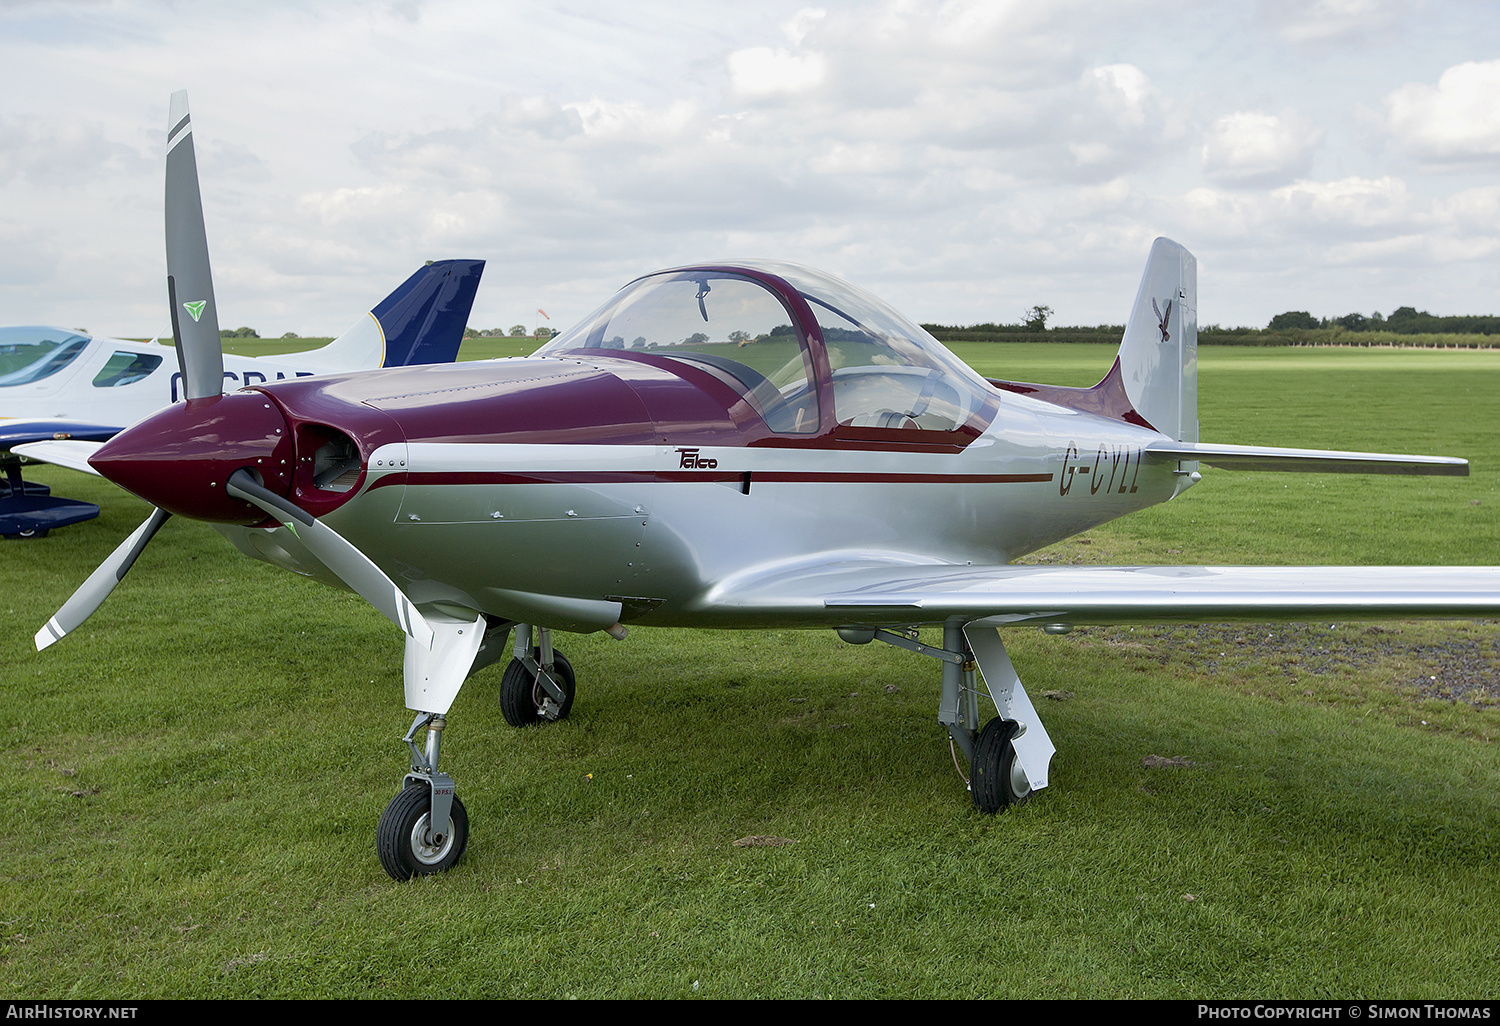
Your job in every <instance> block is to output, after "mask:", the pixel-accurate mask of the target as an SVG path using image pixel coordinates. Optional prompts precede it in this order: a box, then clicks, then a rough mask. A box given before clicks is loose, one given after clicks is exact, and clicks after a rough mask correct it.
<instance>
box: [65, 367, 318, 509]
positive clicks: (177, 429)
mask: <svg viewBox="0 0 1500 1026" xmlns="http://www.w3.org/2000/svg"><path fill="white" fill-rule="evenodd" d="M292 459H293V457H292V441H291V437H290V432H289V431H288V430H287V425H286V421H285V420H284V419H283V418H282V416H281V412H280V411H279V410H278V409H277V408H276V406H275V404H274V403H272V402H271V401H270V400H269V399H267V398H266V397H265V396H264V395H261V394H260V393H258V392H236V393H235V394H234V395H224V396H213V397H210V398H207V399H189V400H188V401H187V402H185V403H174V404H173V405H171V406H169V407H167V408H166V409H165V410H162V411H160V412H159V413H155V414H153V415H152V416H150V417H147V418H146V419H145V420H143V421H141V422H140V423H139V424H137V425H135V426H134V427H131V428H127V429H126V430H124V431H122V432H120V433H119V434H118V435H116V436H115V437H114V438H113V439H111V440H110V441H109V442H108V443H106V444H105V445H104V446H103V447H102V448H101V449H100V450H99V451H98V452H96V453H94V455H93V456H92V457H90V458H89V463H90V464H91V465H92V466H93V468H94V469H95V470H97V471H99V473H101V474H103V475H104V476H105V477H107V478H109V479H110V480H111V481H113V482H114V483H115V484H117V485H119V486H120V487H121V488H124V489H125V490H127V491H130V492H133V493H135V494H136V495H139V496H140V497H141V498H143V499H145V500H146V501H147V502H149V503H151V504H152V505H154V506H159V507H160V508H162V509H164V510H166V511H167V512H168V513H175V514H177V515H179V516H185V517H192V518H193V519H195V520H210V521H214V522H217V523H222V524H245V525H247V526H248V525H254V524H259V523H262V522H263V521H265V520H266V519H267V518H266V515H265V514H264V513H263V512H261V511H260V510H259V509H257V508H256V507H254V506H251V505H250V504H249V503H247V502H244V501H243V500H240V499H235V498H231V497H230V496H229V495H226V494H225V492H224V482H225V481H226V480H228V478H229V475H230V474H233V473H234V472H235V471H236V470H239V469H240V468H242V467H247V468H249V469H251V470H254V471H256V472H257V473H259V474H260V476H261V479H262V480H263V481H264V482H265V486H266V487H267V488H269V489H271V491H273V492H276V493H277V494H278V495H285V494H286V493H287V489H288V484H289V482H290V481H291V471H292Z"/></svg>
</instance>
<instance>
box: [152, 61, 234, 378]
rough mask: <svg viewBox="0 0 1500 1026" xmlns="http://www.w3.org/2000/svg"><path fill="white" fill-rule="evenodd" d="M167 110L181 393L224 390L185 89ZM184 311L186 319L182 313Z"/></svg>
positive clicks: (170, 266) (172, 289) (171, 279)
mask: <svg viewBox="0 0 1500 1026" xmlns="http://www.w3.org/2000/svg"><path fill="white" fill-rule="evenodd" d="M170 109H171V113H170V114H169V115H168V116H167V192H166V213H167V296H168V297H169V298H170V300H171V303H172V338H173V341H174V342H176V345H177V369H178V370H180V371H181V372H182V385H183V392H182V394H183V395H184V396H185V397H186V398H188V399H203V398H206V397H208V396H214V395H218V394H219V393H221V392H223V391H224V350H223V348H222V347H223V343H222V342H220V340H219V308H218V306H217V305H216V304H215V302H214V276H213V271H212V269H211V268H210V267H209V263H208V232H207V231H206V230H205V229H204V226H203V197H202V194H201V193H200V191H199V188H198V158H197V155H196V153H195V151H194V149H193V119H192V116H191V115H190V114H189V113H188V99H187V90H186V89H183V90H180V91H178V92H175V93H173V94H172V101H171V105H170ZM183 314H186V315H187V319H186V320H184V319H183V316H182V315H183Z"/></svg>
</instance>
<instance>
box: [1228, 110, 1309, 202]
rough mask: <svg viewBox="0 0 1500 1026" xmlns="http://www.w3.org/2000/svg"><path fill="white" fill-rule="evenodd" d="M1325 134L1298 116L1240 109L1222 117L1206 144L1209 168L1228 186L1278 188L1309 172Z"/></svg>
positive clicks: (1287, 113)
mask: <svg viewBox="0 0 1500 1026" xmlns="http://www.w3.org/2000/svg"><path fill="white" fill-rule="evenodd" d="M1321 137H1322V133H1321V132H1320V131H1318V130H1317V129H1316V128H1315V127H1314V126H1313V125H1312V124H1310V123H1309V122H1308V121H1306V120H1305V119H1303V118H1301V117H1299V116H1298V115H1297V114H1295V113H1293V112H1284V113H1282V114H1265V113H1262V112H1261V111H1239V112H1236V113H1234V114H1229V115H1226V116H1224V117H1221V118H1219V119H1218V120H1217V121H1216V122H1214V125H1213V127H1212V128H1211V129H1209V130H1208V132H1207V134H1206V136H1205V139H1204V142H1203V170H1204V172H1205V173H1206V174H1208V176H1209V177H1211V178H1214V179H1216V180H1218V181H1223V182H1237V183H1243V184H1255V185H1264V184H1273V183H1275V182H1277V181H1286V180H1287V179H1289V178H1293V177H1295V176H1296V175H1298V174H1303V173H1306V171H1307V169H1308V167H1309V166H1310V164H1311V162H1312V154H1313V149H1314V148H1315V147H1316V146H1317V144H1318V141H1319V140H1320V139H1321Z"/></svg>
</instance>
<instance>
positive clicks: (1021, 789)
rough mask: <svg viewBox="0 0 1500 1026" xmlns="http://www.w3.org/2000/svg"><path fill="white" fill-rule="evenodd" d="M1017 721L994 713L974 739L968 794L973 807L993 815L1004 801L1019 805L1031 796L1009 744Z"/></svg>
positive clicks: (1022, 771) (1004, 805) (1029, 788)
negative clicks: (1003, 718)
mask: <svg viewBox="0 0 1500 1026" xmlns="http://www.w3.org/2000/svg"><path fill="white" fill-rule="evenodd" d="M1015 733H1016V725H1015V723H1013V722H1011V721H1009V720H1002V719H1001V718H1000V717H998V716H996V717H995V718H994V719H992V720H990V722H988V723H986V724H985V725H984V729H983V730H981V731H980V732H979V739H978V740H977V741H975V742H974V761H973V763H972V764H971V765H970V766H969V794H970V795H971V796H972V797H973V799H974V807H975V808H976V809H978V810H979V811H980V812H983V813H986V814H987V815H994V814H995V813H997V812H999V811H1000V810H1001V809H1003V808H1005V807H1006V806H1007V805H1020V804H1022V803H1024V802H1025V801H1026V799H1028V798H1030V797H1031V781H1029V780H1027V779H1026V771H1025V770H1023V769H1022V768H1021V764H1020V763H1019V762H1017V761H1016V746H1015V745H1013V744H1011V743H1010V742H1011V738H1013V737H1014V736H1015Z"/></svg>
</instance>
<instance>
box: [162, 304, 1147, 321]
mask: <svg viewBox="0 0 1500 1026" xmlns="http://www.w3.org/2000/svg"><path fill="white" fill-rule="evenodd" d="M1153 302H1155V300H1153ZM207 305H208V300H206V299H195V300H193V301H192V302H191V303H183V304H182V308H183V309H184V310H186V311H187V312H188V316H189V317H191V318H192V319H193V323H194V324H197V323H198V318H200V317H202V316H203V308H204V307H205V306H207ZM1168 305H1169V306H1170V305H1171V304H1168Z"/></svg>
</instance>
